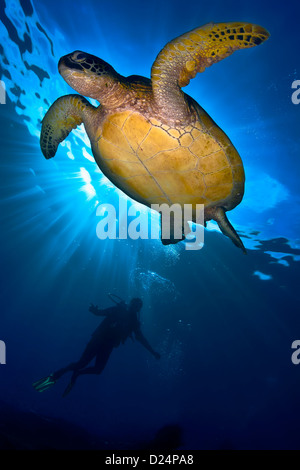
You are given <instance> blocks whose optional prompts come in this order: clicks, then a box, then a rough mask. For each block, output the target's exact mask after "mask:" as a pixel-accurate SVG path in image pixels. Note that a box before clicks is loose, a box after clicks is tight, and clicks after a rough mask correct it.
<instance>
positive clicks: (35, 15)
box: [0, 0, 300, 449]
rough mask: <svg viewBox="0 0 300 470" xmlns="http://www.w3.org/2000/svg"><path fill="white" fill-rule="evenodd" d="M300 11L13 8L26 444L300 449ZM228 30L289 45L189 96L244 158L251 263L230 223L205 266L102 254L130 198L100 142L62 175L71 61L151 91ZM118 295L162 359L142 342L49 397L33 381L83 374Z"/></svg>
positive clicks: (208, 74) (6, 229)
mask: <svg viewBox="0 0 300 470" xmlns="http://www.w3.org/2000/svg"><path fill="white" fill-rule="evenodd" d="M299 12H300V7H299V4H298V2H296V1H290V2H287V3H285V4H283V3H282V2H267V1H253V2H250V3H244V2H238V1H235V0H231V1H228V2H222V1H220V0H213V1H212V2H209V3H207V2H199V1H194V0H192V1H190V2H189V3H188V4H187V5H184V6H183V5H182V2H180V1H178V0H172V1H171V0H165V1H164V2H160V1H157V0H152V1H151V2H147V3H146V2H140V1H137V0H133V1H131V2H130V3H128V2H121V1H119V0H112V1H111V2H104V1H96V0H87V1H85V2H79V1H78V0H76V1H74V0H73V1H71V0H62V1H61V2H56V1H50V0H39V1H31V0H22V1H21V0H20V1H16V0H6V1H5V0H1V1H0V20H1V22H0V37H1V41H0V78H1V80H2V82H4V84H5V88H6V104H1V105H0V116H1V126H0V139H1V140H0V145H1V157H0V174H1V213H0V217H1V231H0V254H1V268H2V269H1V292H0V300H1V304H0V305H1V318H0V340H2V341H4V342H5V344H6V359H7V360H6V362H7V363H6V365H4V364H2V365H0V378H1V388H0V400H1V401H2V402H3V403H4V404H5V405H3V410H4V409H8V408H7V407H10V406H12V407H15V408H16V409H17V410H20V417H19V421H18V424H16V426H13V429H14V432H16V428H17V427H19V428H21V429H22V426H25V421H26V420H27V419H28V416H31V417H32V416H46V417H48V418H49V419H52V420H63V421H64V422H68V423H72V424H74V425H78V426H80V427H82V428H83V429H84V430H87V431H88V432H89V433H91V434H92V435H93V436H98V437H99V439H101V440H102V441H101V442H102V443H104V444H103V446H104V447H105V446H107V448H117V449H121V448H122V449H128V448H133V447H134V446H139V445H140V444H141V443H142V442H150V441H151V440H152V439H153V437H154V436H155V435H156V433H157V432H158V431H159V430H160V429H161V428H164V427H165V426H169V425H172V426H177V427H178V429H180V430H181V435H182V438H181V442H180V445H179V448H180V449H222V448H231V449H269V448H270V449H299V447H300V444H299V442H300V432H299V427H298V421H299V418H300V406H299V399H298V394H297V391H298V388H299V377H300V376H299V374H300V365H299V366H298V367H297V366H296V365H295V364H293V363H292V361H291V356H292V352H293V351H292V349H291V345H292V343H293V341H295V340H297V339H300V321H299V293H298V289H299V281H298V280H299V261H300V238H299V227H300V217H299V215H300V209H299V199H300V190H299V172H300V163H299V153H300V142H299V117H300V104H299V105H297V104H294V103H293V102H292V94H293V91H294V90H293V89H292V84H293V82H294V81H295V80H300V65H299V60H298V59H297V54H296V49H297V44H298V43H299V30H298V17H299ZM211 21H213V22H224V21H247V22H252V23H256V24H260V25H262V26H264V27H265V28H267V29H268V30H269V31H270V33H271V37H270V39H269V40H268V41H267V42H266V43H264V44H263V45H261V46H259V47H257V48H252V49H249V50H244V51H239V52H236V53H235V54H233V55H232V56H231V57H229V58H227V59H225V60H224V61H221V62H220V63H218V64H216V65H214V66H213V67H211V68H209V69H207V70H206V71H205V73H203V74H199V75H198V76H197V77H196V78H195V79H194V80H192V81H191V83H190V85H188V87H187V88H186V89H185V91H186V92H187V93H188V94H189V95H191V96H192V97H193V98H194V99H196V100H197V101H198V102H199V103H200V104H201V106H203V108H204V109H205V110H206V111H207V112H208V113H209V114H210V115H211V116H212V118H213V119H214V120H215V121H216V122H217V123H218V125H219V126H220V127H221V128H222V129H223V130H224V131H225V132H226V133H227V134H228V136H229V137H230V139H231V140H232V142H233V143H234V145H235V147H236V148H237V150H238V151H239V153H240V155H241V157H242V159H243V162H244V166H245V171H246V192H245V197H244V199H243V201H242V203H241V204H240V205H239V206H238V207H237V208H236V209H234V210H233V211H232V212H230V213H229V214H228V215H229V217H230V220H231V221H232V223H233V224H234V226H235V227H236V228H237V230H238V231H239V233H240V234H241V235H242V239H243V242H244V244H245V246H246V248H247V250H248V255H247V256H244V255H243V253H242V252H240V250H238V249H237V248H236V247H235V246H234V245H233V244H232V243H231V241H230V240H228V239H227V238H225V237H224V236H223V235H222V234H221V233H220V232H219V230H218V229H217V227H216V226H215V225H213V224H209V227H208V229H207V230H206V231H205V244H204V247H203V248H202V249H201V250H199V251H187V250H185V249H184V243H180V244H178V245H174V246H169V247H165V246H163V245H162V244H161V242H160V241H159V240H141V239H140V240H99V238H97V236H96V227H97V223H98V218H97V216H96V210H97V207H98V206H99V204H103V203H112V204H116V203H117V201H118V198H119V196H120V192H119V191H118V190H117V189H116V188H115V187H114V185H113V184H112V183H110V182H109V180H108V179H107V178H106V177H105V176H104V175H102V173H101V172H100V170H99V169H98V167H97V166H96V164H95V162H94V159H93V157H92V154H91V150H90V146H89V141H88V139H87V137H86V134H85V132H84V130H83V127H80V128H78V129H77V130H76V131H75V132H73V133H72V134H71V135H70V136H69V138H68V139H67V140H66V141H65V142H64V143H63V144H62V145H61V146H60V148H59V150H58V153H57V155H56V157H55V158H54V159H52V160H50V161H46V160H45V159H44V158H43V156H42V154H41V150H40V147H39V135H40V129H41V119H42V118H43V116H44V115H45V113H46V111H47V110H48V109H49V106H50V105H51V104H52V103H53V102H54V101H55V99H57V98H58V97H59V96H62V95H64V94H68V93H71V92H72V91H71V88H70V87H69V86H68V85H67V84H66V83H65V82H64V80H63V79H62V77H61V76H60V75H59V73H58V70H57V63H58V60H59V58H60V57H61V56H63V55H65V54H67V53H69V52H72V51H74V50H83V51H86V52H89V53H91V54H94V55H96V56H99V57H101V58H102V59H104V60H105V61H107V62H109V63H110V64H112V66H113V67H114V68H115V69H116V70H117V71H118V72H119V73H121V74H122V75H125V76H128V75H132V74H138V75H143V76H145V77H149V76H150V69H151V65H152V63H153V61H154V59H155V57H156V55H157V54H158V52H159V51H160V50H161V49H162V47H163V46H164V45H165V44H166V43H167V42H168V41H169V40H171V39H173V38H175V37H177V36H179V35H180V34H183V33H184V32H186V31H189V30H191V29H193V28H195V27H197V26H200V25H202V24H205V23H208V22H211ZM122 197H124V198H125V196H124V195H122ZM125 199H126V201H127V203H128V205H135V203H134V201H132V200H129V199H128V198H125ZM142 210H144V211H146V212H147V210H146V209H142ZM147 213H148V212H147ZM108 292H113V293H115V294H118V295H119V296H121V297H122V298H124V299H126V300H127V299H130V298H131V297H133V296H137V295H139V296H140V297H142V299H143V302H144V308H143V311H142V315H141V320H142V329H143V332H144V333H145V336H147V338H148V339H149V341H150V342H151V344H152V345H153V347H154V348H155V349H156V350H158V351H159V352H160V353H161V359H160V360H159V361H156V360H155V359H154V358H152V356H151V355H150V354H149V353H148V351H146V350H145V349H143V348H142V347H141V345H140V344H138V343H137V342H134V343H132V342H131V341H130V340H128V342H127V343H126V344H125V345H124V346H122V349H121V347H120V348H119V349H116V350H115V351H114V352H113V354H112V356H111V358H110V361H109V363H108V365H107V367H106V369H105V370H104V372H103V373H102V374H101V376H84V377H82V378H80V379H79V380H78V383H77V384H76V387H75V388H74V390H72V393H71V394H70V395H69V396H68V397H66V398H65V399H62V398H61V395H62V392H63V390H64V388H65V386H66V384H67V378H64V379H62V380H61V381H60V382H59V383H58V384H57V385H56V386H55V387H53V389H52V390H49V391H47V392H45V393H42V394H39V393H37V392H36V391H35V390H34V389H33V388H32V382H34V381H35V380H37V379H39V378H40V377H43V376H45V375H47V374H48V373H50V372H52V371H53V370H56V369H58V368H60V367H61V366H63V365H65V364H66V363H69V362H71V361H73V360H75V359H77V358H79V356H80V354H81V352H82V350H83V348H84V346H85V344H86V342H87V340H88V339H89V337H90V335H91V333H92V332H93V330H94V329H95V328H96V327H97V325H98V323H99V319H97V318H96V317H93V316H92V315H91V314H90V313H89V312H88V307H89V304H90V303H91V302H92V303H95V304H98V305H99V306H101V307H103V308H105V307H109V306H111V304H112V303H111V300H110V299H109V297H108V296H107V293H108ZM1 409H2V408H1ZM2 413H4V411H2ZM22 413H29V415H28V414H24V415H22ZM14 416H15V415H14ZM23 416H24V418H23ZM25 417H27V418H25ZM9 419H11V420H12V422H16V418H15V417H14V418H13V417H12V415H11V418H7V420H9ZM13 420H15V421H13ZM23 421H24V422H23ZM6 424H7V423H6ZM4 432H5V431H3V429H2V428H1V436H2V434H3V433H4ZM24 440H25V441H26V439H25V437H24ZM35 442H36V441H35V438H34V437H32V439H31V441H30V445H31V446H32V447H33V448H35V445H36V447H37V444H35ZM27 444H28V443H27V442H25V443H24V442H20V441H18V443H17V444H15V447H17V448H18V446H19V447H22V445H23V446H26V445H27ZM28 445H29V444H28Z"/></svg>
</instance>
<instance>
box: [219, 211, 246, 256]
mask: <svg viewBox="0 0 300 470" xmlns="http://www.w3.org/2000/svg"><path fill="white" fill-rule="evenodd" d="M211 218H212V219H213V220H215V221H216V222H217V224H218V225H219V227H220V230H221V232H222V233H223V234H224V235H226V236H227V237H229V238H230V239H231V240H232V242H233V243H234V244H235V246H237V247H238V248H241V249H242V251H243V253H244V254H245V255H246V254H247V251H246V248H245V247H244V244H243V242H242V240H241V239H240V237H239V236H238V234H237V232H236V231H235V229H234V227H233V226H232V225H231V223H230V222H229V220H228V219H227V216H226V213H225V210H224V209H223V207H215V208H214V210H213V212H212V213H211Z"/></svg>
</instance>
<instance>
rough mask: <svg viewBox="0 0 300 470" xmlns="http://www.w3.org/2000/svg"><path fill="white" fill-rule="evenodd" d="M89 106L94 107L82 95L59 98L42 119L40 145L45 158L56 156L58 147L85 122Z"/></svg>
mask: <svg viewBox="0 0 300 470" xmlns="http://www.w3.org/2000/svg"><path fill="white" fill-rule="evenodd" d="M87 108H93V109H95V108H94V106H92V105H91V104H90V103H89V102H88V101H87V100H86V99H85V98H83V97H82V96H80V95H67V96H62V97H61V98H58V100H56V101H55V102H54V103H53V105H52V106H51V107H50V108H49V111H48V112H47V113H46V115H45V117H44V119H43V121H42V132H41V138H40V145H41V149H42V152H43V155H44V157H45V158H47V159H49V158H52V157H54V155H55V154H56V151H57V147H58V145H59V144H60V142H62V141H63V140H65V138H66V137H67V136H68V135H69V134H70V132H71V131H72V130H73V129H76V127H77V126H79V125H80V124H81V123H82V122H84V118H85V114H86V113H85V111H86V109H87Z"/></svg>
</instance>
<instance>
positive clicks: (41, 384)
mask: <svg viewBox="0 0 300 470" xmlns="http://www.w3.org/2000/svg"><path fill="white" fill-rule="evenodd" d="M54 384H56V380H54V378H53V374H50V375H48V377H44V378H43V379H41V380H38V381H37V382H34V383H33V384H32V386H33V388H35V390H36V391H37V392H44V391H45V390H48V388H50V387H52V386H53V385H54Z"/></svg>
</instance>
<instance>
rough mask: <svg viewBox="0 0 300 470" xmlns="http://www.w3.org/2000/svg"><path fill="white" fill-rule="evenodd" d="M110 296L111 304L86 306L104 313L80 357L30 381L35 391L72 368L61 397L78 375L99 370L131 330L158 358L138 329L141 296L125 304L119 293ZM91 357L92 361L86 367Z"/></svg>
mask: <svg viewBox="0 0 300 470" xmlns="http://www.w3.org/2000/svg"><path fill="white" fill-rule="evenodd" d="M109 296H110V298H111V300H113V302H115V303H116V305H115V306H114V307H110V308H107V309H104V310H103V309H99V308H98V306H95V305H93V304H91V305H90V307H89V311H90V312H92V313H93V314H94V315H97V316H103V317H105V319H104V320H103V321H102V322H101V323H100V325H99V326H98V328H97V329H96V330H95V331H94V333H93V334H92V338H91V339H90V341H89V342H88V344H87V345H86V348H85V350H84V351H83V354H82V356H81V358H80V359H79V361H77V362H72V363H71V364H69V365H68V366H66V367H64V368H62V369H59V370H58V371H56V372H54V373H52V374H50V375H49V376H47V377H44V378H43V379H41V380H38V381H37V382H35V383H33V387H34V388H35V389H36V390H37V391H38V392H44V391H45V390H47V389H48V388H50V387H52V386H53V385H54V384H55V383H56V382H57V380H58V379H60V378H61V377H62V376H63V375H64V374H65V373H66V372H69V371H72V372H73V374H72V377H71V380H70V382H69V384H68V386H67V388H66V389H65V391H64V393H63V397H65V396H66V395H67V394H68V393H69V392H70V391H71V390H72V388H73V386H74V384H75V382H76V380H77V378H78V377H79V375H83V374H101V372H102V371H103V369H104V367H105V366H106V363H107V361H108V359H109V356H110V354H111V353H112V351H113V349H114V348H116V347H118V346H119V345H120V344H121V343H122V344H124V343H125V341H126V339H127V338H128V337H131V338H132V339H133V336H132V335H133V334H134V336H135V339H136V340H137V341H139V342H140V343H141V344H142V345H143V346H144V347H145V348H146V349H148V351H150V352H151V354H153V356H154V357H155V358H156V359H159V358H160V354H159V353H157V352H156V351H154V349H153V348H152V347H151V346H150V344H149V343H148V341H147V340H146V338H145V337H144V335H143V333H142V331H141V327H140V321H139V319H138V316H139V312H140V311H141V309H142V306H143V302H142V300H141V299H139V298H133V299H132V300H131V301H130V303H129V305H127V304H126V303H125V302H124V301H123V300H121V299H120V298H119V297H118V296H116V295H114V294H109ZM113 297H117V298H118V299H119V300H118V301H116V300H114V298H113ZM94 358H95V365H94V366H91V367H86V366H87V365H88V364H89V363H90V362H91V361H92V360H93V359H94Z"/></svg>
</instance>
